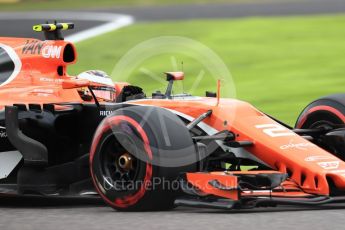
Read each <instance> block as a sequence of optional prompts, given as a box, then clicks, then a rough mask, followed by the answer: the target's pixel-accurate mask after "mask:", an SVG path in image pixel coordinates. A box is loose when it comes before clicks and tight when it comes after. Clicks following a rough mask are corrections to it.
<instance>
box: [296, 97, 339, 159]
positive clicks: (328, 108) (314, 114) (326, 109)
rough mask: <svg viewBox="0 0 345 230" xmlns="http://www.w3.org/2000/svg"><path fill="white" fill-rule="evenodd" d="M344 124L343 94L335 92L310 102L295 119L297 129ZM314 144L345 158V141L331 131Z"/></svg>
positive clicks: (333, 126)
mask: <svg viewBox="0 0 345 230" xmlns="http://www.w3.org/2000/svg"><path fill="white" fill-rule="evenodd" d="M344 124H345V94H335V95H330V96H327V97H323V98H320V99H318V100H316V101H314V102H312V103H310V104H309V105H308V106H307V107H306V108H305V109H304V110H303V111H302V113H301V114H300V116H299V117H298V119H297V122H296V125H295V128H298V129H318V128H324V129H329V130H331V129H333V128H335V127H341V126H343V125H344ZM316 144H317V145H319V146H320V147H322V148H324V149H326V150H327V151H329V152H331V153H332V154H334V155H335V156H337V157H339V158H341V159H343V160H345V148H344V146H345V143H344V142H343V139H341V138H340V139H339V138H338V137H337V133H335V132H333V133H331V134H327V135H326V136H321V137H320V138H318V139H317V140H316Z"/></svg>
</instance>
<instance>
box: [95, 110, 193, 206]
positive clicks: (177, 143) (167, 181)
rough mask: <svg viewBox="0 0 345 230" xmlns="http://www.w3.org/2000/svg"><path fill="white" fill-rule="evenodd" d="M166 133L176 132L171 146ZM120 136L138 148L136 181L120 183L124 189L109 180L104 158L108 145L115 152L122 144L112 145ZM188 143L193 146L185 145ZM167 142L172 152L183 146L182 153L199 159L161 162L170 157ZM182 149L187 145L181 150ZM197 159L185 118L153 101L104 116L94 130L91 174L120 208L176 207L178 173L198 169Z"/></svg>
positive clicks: (110, 201) (105, 196)
mask: <svg viewBox="0 0 345 230" xmlns="http://www.w3.org/2000/svg"><path fill="white" fill-rule="evenodd" d="M148 110H150V114H149V116H146V117H145V118H144V119H145V121H144V122H143V116H145V114H146V113H147V111H148ZM162 114H163V115H164V116H163V117H167V118H168V119H167V120H164V126H165V128H164V129H163V128H162V127H161V125H160V122H158V117H157V116H159V115H162ZM176 124H179V125H176ZM164 135H168V136H170V137H174V138H173V139H174V140H172V143H170V145H169V146H166V144H165V143H164V141H163V139H162V138H164ZM122 137H123V138H122ZM138 138H139V139H138ZM117 139H121V143H123V140H125V141H128V142H129V143H131V144H130V146H131V147H128V148H127V147H126V150H127V151H128V152H131V151H132V153H134V152H135V154H134V155H132V156H133V157H134V158H135V161H134V162H135V173H133V174H130V176H129V177H130V179H129V181H128V182H131V183H132V185H135V186H128V187H126V186H125V187H124V186H122V185H123V183H121V186H122V187H121V189H119V188H118V187H117V186H115V185H116V183H113V185H114V186H113V187H112V186H111V184H110V186H109V183H108V182H109V181H108V182H107V181H105V178H106V177H108V176H109V173H107V170H104V168H105V164H106V162H107V161H104V158H105V157H106V156H107V155H109V154H111V153H110V151H111V150H110V151H109V149H113V150H114V151H115V152H116V149H119V148H116V146H117V145H115V146H111V145H112V144H114V142H116V143H117V144H118V143H119V141H118V140H117ZM109 146H110V147H109ZM186 146H188V147H187V148H186ZM131 148H133V150H131ZM167 148H169V150H172V151H171V152H178V154H177V155H180V154H184V155H190V158H194V159H195V160H194V162H193V163H189V164H187V165H176V166H171V167H165V166H162V165H160V164H157V162H158V163H159V158H165V157H166V156H163V155H164V154H166V153H167V152H166V151H165V150H167ZM181 149H182V151H179V150H181ZM162 150H163V151H162ZM168 152H169V151H168ZM132 153H131V154H132ZM138 154H140V156H138ZM176 157H178V156H176ZM197 163H198V159H197V153H196V148H195V146H194V144H193V141H192V138H191V135H190V133H189V131H188V129H187V128H186V127H185V126H184V124H183V122H182V121H181V120H180V119H179V118H178V117H177V116H176V115H175V114H173V113H171V112H170V111H167V110H165V109H162V108H156V107H150V106H131V107H127V108H123V109H120V110H117V111H115V112H114V113H113V114H112V115H110V116H108V117H107V118H105V120H104V121H103V122H102V123H101V124H100V126H99V127H98V129H97V131H96V133H95V135H94V139H93V142H92V146H91V151H90V168H91V175H92V179H93V182H94V185H95V187H96V189H97V191H98V193H99V194H100V195H101V196H102V198H103V199H104V200H105V201H106V203H108V204H109V205H110V206H112V207H113V208H115V209H117V210H121V211H150V210H168V209H171V208H173V207H174V200H175V198H176V196H177V195H178V194H179V192H180V190H179V188H178V186H176V185H177V184H176V183H177V178H178V177H179V175H180V174H181V173H183V172H194V171H196V170H197ZM132 175H134V176H132ZM129 177H128V178H129Z"/></svg>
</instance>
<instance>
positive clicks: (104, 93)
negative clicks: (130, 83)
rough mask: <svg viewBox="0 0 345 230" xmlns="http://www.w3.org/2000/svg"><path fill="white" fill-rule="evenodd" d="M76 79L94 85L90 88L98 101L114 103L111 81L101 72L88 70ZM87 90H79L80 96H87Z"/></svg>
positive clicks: (114, 97)
mask: <svg viewBox="0 0 345 230" xmlns="http://www.w3.org/2000/svg"><path fill="white" fill-rule="evenodd" d="M77 78H79V79H85V80H89V81H90V82H92V83H95V84H94V85H93V86H91V87H90V88H91V90H92V92H93V93H94V94H95V96H96V97H97V99H98V100H102V101H109V102H115V101H116V90H115V85H114V82H113V80H112V79H111V78H110V76H109V75H108V74H107V73H105V72H104V71H101V70H88V71H85V72H82V73H80V74H79V75H78V76H77ZM88 91H89V89H87V88H82V89H80V90H79V93H80V94H81V95H89V92H88Z"/></svg>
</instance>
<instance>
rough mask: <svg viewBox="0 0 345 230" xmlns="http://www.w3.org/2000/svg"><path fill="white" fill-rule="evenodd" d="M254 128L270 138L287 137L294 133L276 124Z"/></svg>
mask: <svg viewBox="0 0 345 230" xmlns="http://www.w3.org/2000/svg"><path fill="white" fill-rule="evenodd" d="M255 128H257V129H261V130H262V131H263V132H264V133H265V134H267V135H268V136H270V137H287V136H293V135H295V133H293V132H291V131H290V130H288V129H287V128H285V127H283V126H281V125H278V124H264V125H256V126H255Z"/></svg>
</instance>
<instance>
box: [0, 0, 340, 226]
mask: <svg viewBox="0 0 345 230" xmlns="http://www.w3.org/2000/svg"><path fill="white" fill-rule="evenodd" d="M100 11H106V12H114V13H124V14H130V15H133V16H134V17H135V19H136V21H139V22H140V21H159V20H188V19H195V18H237V17H252V16H276V15H277V16H278V15H284V16H285V15H310V14H330V13H343V12H345V0H324V1H320V0H309V1H295V2H288V3H269V4H264V3H261V4H234V5H212V6H209V5H207V6H206V5H199V6H173V7H159V8H145V7H144V8H137V9H133V8H128V9H125V8H123V9H117V10H109V9H107V10H100ZM74 21H75V22H76V24H77V31H80V30H84V29H86V28H88V27H89V26H95V25H99V23H100V22H93V21H76V20H74ZM36 23H41V20H0V28H1V36H23V37H38V38H40V37H41V35H40V34H35V33H33V32H32V31H31V29H30V28H31V26H32V24H36ZM344 217H345V204H344V205H338V206H336V207H327V208H326V209H322V210H321V209H318V208H313V209H310V208H302V207H287V206H284V207H277V208H260V209H254V210H242V211H231V212H224V211H219V210H209V209H192V208H177V209H175V210H173V211H169V212H145V213H121V212H115V211H113V210H112V209H111V208H109V207H107V206H105V205H104V204H103V203H102V202H99V201H97V200H85V199H83V200H79V199H47V198H6V199H3V198H1V199H0V230H7V229H20V230H31V229H32V230H41V229H42V230H43V229H46V230H49V229H63V230H69V229H78V230H79V229H83V230H84V229H85V230H86V229H116V230H121V229H140V230H146V229H150V230H152V229H164V230H168V229H217V230H220V229H231V230H237V229H241V230H242V229H243V230H248V229H278V230H285V229H289V230H292V229H304V230H308V229H313V230H327V229H332V230H338V229H339V230H342V229H344V228H345V218H344Z"/></svg>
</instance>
